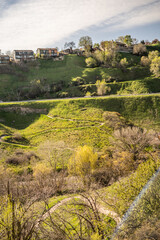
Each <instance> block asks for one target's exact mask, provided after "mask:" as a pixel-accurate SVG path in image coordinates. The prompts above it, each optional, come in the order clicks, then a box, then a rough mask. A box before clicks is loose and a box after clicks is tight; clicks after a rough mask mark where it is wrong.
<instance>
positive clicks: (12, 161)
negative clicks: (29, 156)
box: [6, 156, 21, 166]
mask: <svg viewBox="0 0 160 240" xmlns="http://www.w3.org/2000/svg"><path fill="white" fill-rule="evenodd" d="M6 163H7V164H11V165H16V166H17V165H19V164H20V163H21V160H20V158H19V157H16V156H12V157H9V158H7V159H6Z"/></svg>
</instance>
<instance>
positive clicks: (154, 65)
mask: <svg viewBox="0 0 160 240" xmlns="http://www.w3.org/2000/svg"><path fill="white" fill-rule="evenodd" d="M150 71H151V72H152V73H153V74H154V75H155V77H160V57H155V58H154V59H153V60H152V62H151V65H150Z"/></svg>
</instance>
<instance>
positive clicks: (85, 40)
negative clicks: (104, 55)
mask: <svg viewBox="0 0 160 240" xmlns="http://www.w3.org/2000/svg"><path fill="white" fill-rule="evenodd" d="M79 47H84V49H85V50H89V49H90V47H92V39H91V37H89V36H84V37H81V38H80V39H79Z"/></svg>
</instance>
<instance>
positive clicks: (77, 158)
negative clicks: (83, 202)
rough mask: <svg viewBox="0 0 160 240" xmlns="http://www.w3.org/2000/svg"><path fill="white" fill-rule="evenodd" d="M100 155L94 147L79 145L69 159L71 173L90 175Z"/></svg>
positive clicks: (82, 175)
mask: <svg viewBox="0 0 160 240" xmlns="http://www.w3.org/2000/svg"><path fill="white" fill-rule="evenodd" d="M97 159H98V155H97V153H94V151H93V149H92V147H89V146H86V145H85V146H83V147H78V149H77V151H76V152H75V154H74V155H73V156H72V158H71V159H70V160H69V163H68V170H69V173H70V174H73V175H74V174H76V175H79V176H81V177H84V176H86V175H89V174H90V173H91V172H92V170H93V169H95V167H96V163H97Z"/></svg>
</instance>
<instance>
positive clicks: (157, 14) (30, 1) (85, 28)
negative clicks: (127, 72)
mask: <svg viewBox="0 0 160 240" xmlns="http://www.w3.org/2000/svg"><path fill="white" fill-rule="evenodd" d="M126 34H130V35H131V36H132V37H134V38H137V39H138V40H139V41H140V40H149V41H151V40H153V39H155V38H158V39H160V0H134V1H132V0H0V49H1V50H2V52H5V51H7V50H14V49H21V50H22V49H32V50H36V49H37V48H39V47H58V48H59V49H62V48H63V47H64V43H65V42H69V41H74V42H75V43H76V45H77V46H78V42H79V39H80V37H82V36H90V37H91V38H92V40H93V42H94V43H95V42H101V41H102V40H112V39H113V40H115V39H116V38H118V37H119V36H124V35H126Z"/></svg>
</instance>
